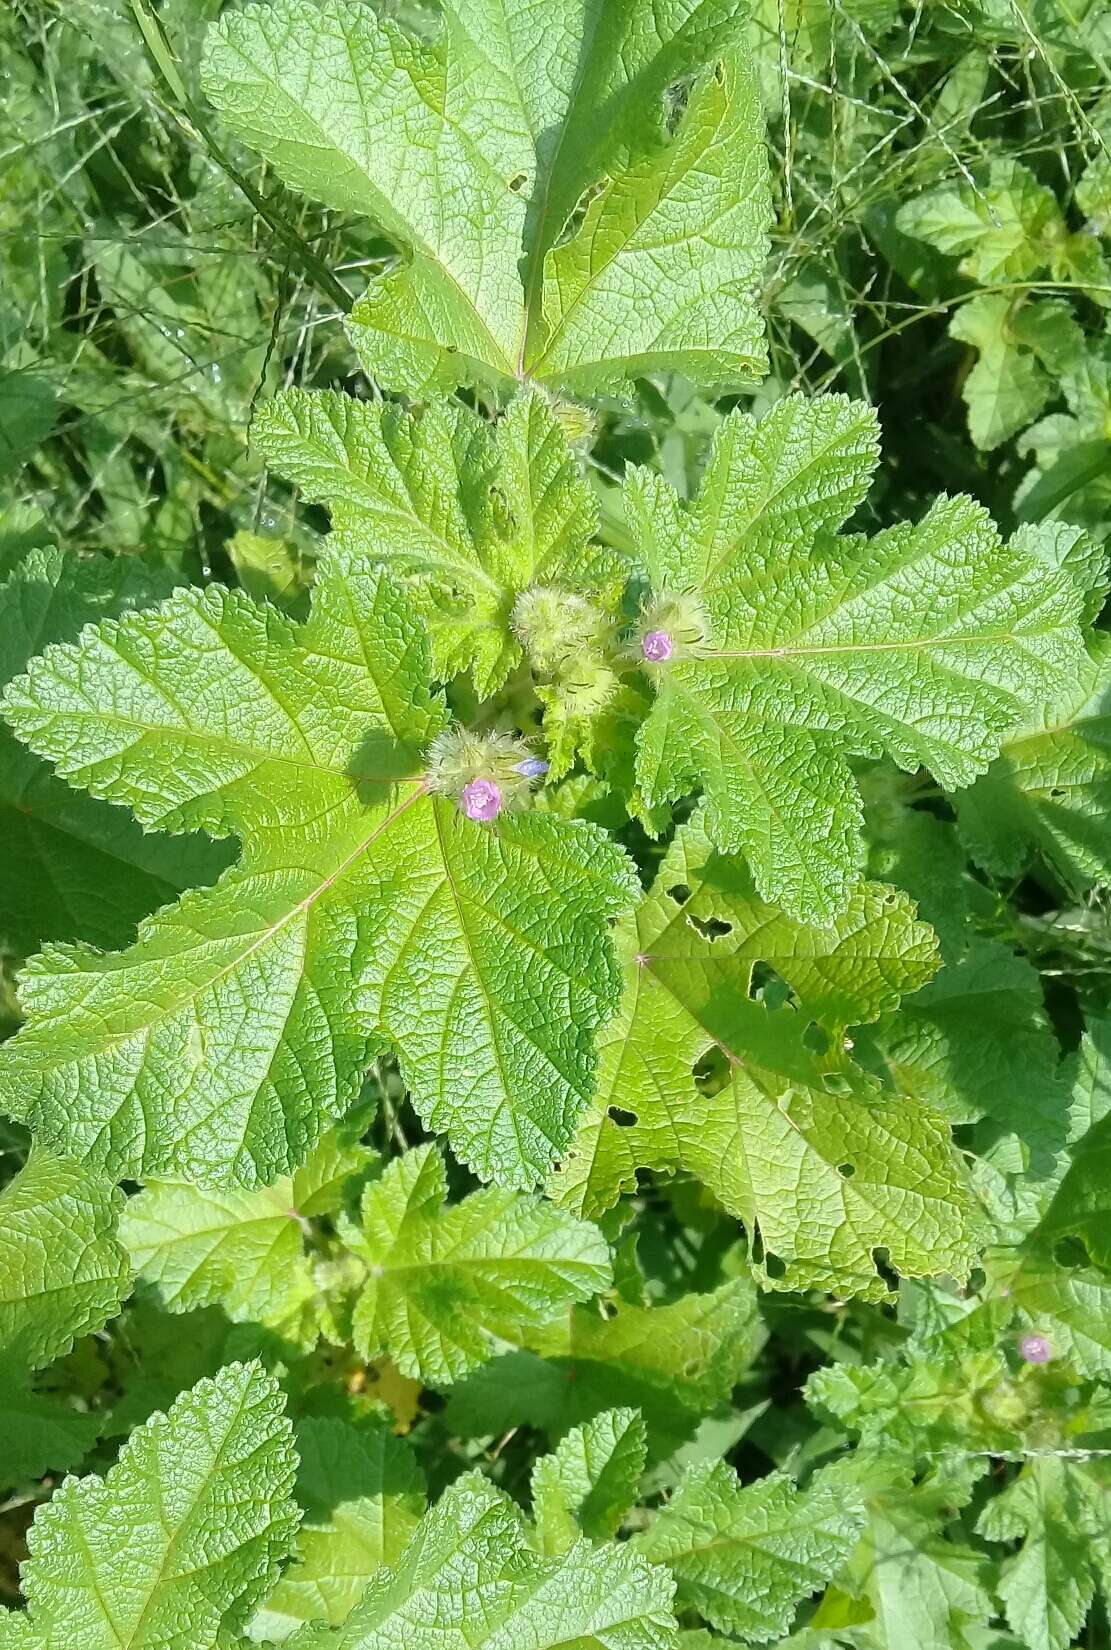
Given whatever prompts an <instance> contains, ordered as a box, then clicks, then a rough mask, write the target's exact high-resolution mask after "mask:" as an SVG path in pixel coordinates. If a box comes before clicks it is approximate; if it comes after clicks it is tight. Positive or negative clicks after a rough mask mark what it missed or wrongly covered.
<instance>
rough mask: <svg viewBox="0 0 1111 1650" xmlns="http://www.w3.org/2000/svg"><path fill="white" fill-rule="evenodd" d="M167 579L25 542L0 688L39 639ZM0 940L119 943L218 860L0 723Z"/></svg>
mask: <svg viewBox="0 0 1111 1650" xmlns="http://www.w3.org/2000/svg"><path fill="white" fill-rule="evenodd" d="M172 585H173V580H172V579H171V578H170V577H169V576H168V575H167V574H166V573H165V572H163V571H162V570H160V569H157V568H149V567H147V566H146V565H145V564H144V563H143V562H140V561H137V560H134V559H130V558H126V557H116V558H115V559H114V560H108V559H107V558H106V557H94V558H90V559H87V560H86V559H83V558H81V557H78V556H76V555H66V554H64V553H63V552H62V551H60V550H55V549H53V548H52V547H47V548H33V549H32V550H31V551H30V553H29V554H28V555H27V556H25V557H24V559H23V560H22V562H21V563H20V564H19V566H18V567H17V568H16V569H15V571H14V572H13V573H12V574H11V576H10V578H9V579H8V580H7V582H6V583H4V584H3V585H0V686H2V685H4V684H6V683H7V682H9V681H10V680H11V678H12V677H13V676H16V675H18V673H19V672H20V671H21V670H24V669H26V667H27V664H28V662H29V660H30V659H31V658H32V657H33V655H34V654H35V653H37V652H38V651H39V650H40V649H41V648H43V647H45V646H46V644H47V643H48V642H57V641H70V640H72V639H73V638H74V637H75V636H77V634H78V632H79V631H80V630H81V627H82V626H83V625H86V624H91V623H93V622H95V621H96V620H98V619H103V618H106V617H112V616H114V615H117V614H120V613H126V612H130V611H133V610H135V609H139V608H143V607H149V606H151V605H152V603H154V602H157V601H160V600H161V599H162V598H163V597H165V596H167V595H169V593H170V590H171V588H172ZM0 837H2V839H3V842H4V853H3V856H2V858H0V942H2V941H7V943H8V944H9V945H10V946H12V947H14V948H15V950H17V951H18V952H19V953H20V954H26V953H27V952H29V951H34V950H35V948H36V947H37V946H39V945H41V944H42V942H43V940H45V939H57V938H62V937H65V938H67V939H69V938H73V937H77V938H80V939H84V940H88V941H90V942H91V943H92V944H95V945H126V944H127V942H128V941H129V940H130V939H131V938H132V937H133V935H134V932H135V925H136V923H137V922H139V921H140V919H141V918H142V917H144V916H146V914H147V912H148V911H152V910H154V909H155V908H156V907H157V906H159V905H164V904H165V903H166V901H167V900H170V899H174V898H176V897H177V895H178V894H180V893H181V891H182V889H183V888H188V887H190V886H192V885H193V884H196V883H202V882H209V881H212V880H214V879H215V877H217V876H218V875H219V873H220V871H221V870H222V869H223V867H224V866H225V865H226V864H227V862H228V855H227V853H226V852H225V851H224V850H223V848H222V847H220V846H219V845H217V844H215V843H211V842H207V841H205V840H204V838H202V837H193V838H190V839H181V838H179V839H177V840H176V841H175V840H174V839H172V838H170V837H167V836H160V835H158V834H156V833H154V832H147V831H142V830H140V829H139V827H138V825H137V824H136V823H135V822H134V820H131V819H129V818H128V817H127V815H126V814H124V813H122V812H121V811H120V810H119V809H117V808H109V807H107V806H105V804H104V803H102V802H98V801H95V800H93V799H92V798H91V797H83V796H76V795H74V793H73V791H71V790H70V789H69V787H68V786H67V785H64V784H63V783H62V782H61V780H60V779H56V778H55V777H54V776H53V775H52V774H51V772H50V770H49V768H48V767H47V765H46V763H45V762H42V761H40V760H39V759H38V758H37V757H36V756H34V755H32V753H31V752H30V751H27V750H24V749H22V747H21V746H20V745H19V744H18V743H17V742H16V740H15V739H14V738H13V737H12V735H11V733H10V732H9V731H8V729H7V728H3V727H0Z"/></svg>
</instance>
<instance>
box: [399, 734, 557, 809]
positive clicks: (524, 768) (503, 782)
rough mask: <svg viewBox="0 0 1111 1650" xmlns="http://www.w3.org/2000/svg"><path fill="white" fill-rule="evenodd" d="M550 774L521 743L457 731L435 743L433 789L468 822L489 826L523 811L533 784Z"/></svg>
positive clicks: (430, 779) (430, 764)
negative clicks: (506, 813) (506, 812)
mask: <svg viewBox="0 0 1111 1650" xmlns="http://www.w3.org/2000/svg"><path fill="white" fill-rule="evenodd" d="M547 771H548V764H547V762H545V761H544V760H543V758H542V757H538V756H531V755H530V754H529V751H528V748H527V746H526V745H524V744H523V743H522V742H521V741H520V740H519V739H513V738H510V737H509V735H508V734H504V733H494V734H486V735H481V734H476V733H471V732H470V730H469V729H468V728H463V727H458V726H457V727H454V728H449V729H448V730H447V732H446V733H441V734H440V735H439V736H438V737H437V738H436V739H435V740H434V741H433V744H432V749H431V751H430V752H429V756H428V788H429V790H431V791H434V792H435V793H436V794H437V796H446V797H449V798H450V799H451V801H453V802H454V803H455V804H456V806H457V807H458V808H459V809H460V811H461V812H462V813H464V814H466V816H467V818H468V819H473V820H476V821H478V822H480V823H483V824H488V823H489V822H490V821H492V820H495V819H497V817H498V815H499V814H500V813H502V812H503V811H504V810H505V809H507V808H520V807H523V806H524V804H525V803H526V802H527V801H528V798H529V793H530V791H531V789H532V785H533V782H534V781H535V780H537V779H542V778H543V776H544V775H545V774H546V773H547Z"/></svg>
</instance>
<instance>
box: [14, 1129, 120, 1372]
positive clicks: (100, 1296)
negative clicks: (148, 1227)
mask: <svg viewBox="0 0 1111 1650" xmlns="http://www.w3.org/2000/svg"><path fill="white" fill-rule="evenodd" d="M122 1205H123V1199H122V1198H121V1197H120V1195H119V1193H118V1192H116V1191H115V1189H114V1188H113V1187H111V1186H108V1185H106V1184H105V1183H104V1182H102V1181H100V1180H96V1179H94V1178H93V1177H91V1176H90V1175H89V1174H88V1173H87V1172H86V1171H85V1170H83V1169H82V1168H81V1167H80V1166H79V1165H78V1164H76V1163H71V1162H66V1161H65V1160H63V1159H59V1158H56V1157H53V1156H52V1155H51V1154H50V1153H49V1152H47V1151H44V1150H42V1149H41V1148H40V1149H36V1150H34V1151H33V1152H32V1154H31V1157H30V1159H29V1160H28V1163H27V1166H26V1168H24V1169H23V1170H22V1171H21V1172H20V1173H19V1174H18V1175H16V1177H15V1179H14V1180H12V1181H10V1182H9V1184H8V1185H7V1186H5V1187H4V1189H3V1190H2V1191H0V1357H2V1358H3V1359H4V1361H5V1363H7V1364H9V1365H11V1366H12V1367H15V1368H20V1367H21V1368H24V1369H41V1368H42V1367H43V1365H44V1364H49V1363H53V1361H54V1359H55V1358H60V1357H62V1356H63V1355H64V1354H65V1353H66V1352H68V1351H69V1349H70V1348H71V1347H72V1345H73V1343H74V1341H76V1340H78V1339H79V1338H80V1337H81V1336H82V1335H89V1334H91V1333H92V1332H93V1331H94V1330H97V1329H100V1328H101V1327H102V1326H103V1325H104V1324H105V1323H107V1321H108V1319H109V1318H111V1317H114V1316H115V1314H116V1313H117V1312H118V1311H119V1309H120V1306H121V1304H122V1302H123V1300H124V1298H125V1296H126V1295H127V1293H128V1290H129V1288H130V1284H131V1269H130V1267H129V1265H128V1260H127V1253H126V1251H125V1250H124V1249H123V1248H122V1247H121V1245H120V1243H119V1241H118V1238H117V1235H116V1227H117V1223H118V1220H119V1214H120V1209H121V1207H122Z"/></svg>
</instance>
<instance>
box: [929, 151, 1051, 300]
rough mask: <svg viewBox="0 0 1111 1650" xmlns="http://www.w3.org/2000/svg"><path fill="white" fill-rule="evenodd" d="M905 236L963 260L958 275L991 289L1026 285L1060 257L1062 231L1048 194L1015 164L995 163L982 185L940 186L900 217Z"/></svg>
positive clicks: (1013, 162) (1023, 168)
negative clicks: (997, 284) (1017, 283)
mask: <svg viewBox="0 0 1111 1650" xmlns="http://www.w3.org/2000/svg"><path fill="white" fill-rule="evenodd" d="M897 221H898V226H899V228H900V229H901V230H902V232H903V234H904V235H914V236H916V237H918V238H919V239H920V240H924V241H928V242H929V243H930V245H931V246H936V247H937V249H938V251H939V252H948V253H951V254H963V256H962V260H961V266H960V267H961V273H962V274H963V275H967V276H968V277H969V278H970V279H971V280H973V281H976V282H979V283H983V284H984V285H992V284H994V283H995V282H997V281H1025V280H1029V278H1030V277H1031V276H1032V275H1037V274H1038V273H1039V272H1040V271H1041V270H1043V269H1046V268H1047V267H1049V266H1050V265H1051V264H1052V263H1053V262H1054V261H1055V258H1056V257H1057V255H1058V248H1059V247H1060V245H1061V243H1062V240H1063V237H1064V233H1065V226H1064V223H1063V220H1062V217H1061V209H1060V207H1059V206H1058V205H1057V201H1056V199H1055V197H1054V195H1053V193H1052V191H1051V190H1049V189H1047V188H1046V187H1045V185H1044V184H1040V183H1039V182H1038V181H1037V179H1036V178H1035V177H1034V175H1033V173H1032V172H1030V171H1028V170H1027V168H1026V167H1025V166H1023V165H1022V164H1021V163H1020V162H1019V161H1016V160H1013V159H1009V158H1008V159H1003V160H999V161H995V162H993V163H992V165H991V167H990V168H989V170H988V172H987V175H986V177H985V178H984V179H983V182H982V183H967V182H966V183H960V184H956V185H948V184H946V185H942V186H941V187H940V188H938V189H932V190H929V191H928V192H927V193H926V194H924V195H920V196H919V197H918V199H917V200H914V201H910V202H909V203H908V204H907V205H906V206H904V207H902V208H901V209H900V211H899V214H898V220H897Z"/></svg>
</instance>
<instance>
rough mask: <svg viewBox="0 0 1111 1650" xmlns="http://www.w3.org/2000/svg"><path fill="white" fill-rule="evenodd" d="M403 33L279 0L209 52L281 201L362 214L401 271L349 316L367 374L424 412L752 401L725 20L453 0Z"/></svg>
mask: <svg viewBox="0 0 1111 1650" xmlns="http://www.w3.org/2000/svg"><path fill="white" fill-rule="evenodd" d="M441 16H442V27H441V29H440V31H439V32H438V33H437V34H436V35H434V36H432V37H429V36H428V34H427V33H424V34H421V35H418V34H416V33H409V32H407V31H406V30H404V29H403V28H401V27H400V26H399V25H398V24H396V23H394V22H393V21H392V20H389V19H380V18H379V17H377V16H376V15H375V13H374V12H373V11H372V10H370V9H368V8H366V7H363V8H360V9H359V10H357V11H354V12H353V11H352V10H351V9H350V8H349V7H346V6H344V5H342V4H340V0H325V3H323V4H320V5H314V4H309V3H308V0H278V3H277V4H275V5H272V6H269V7H267V8H265V9H263V8H261V7H257V6H248V7H246V8H244V10H242V11H241V12H238V13H232V14H229V15H228V16H226V17H225V18H224V19H222V20H221V22H220V23H219V24H218V25H217V26H216V28H215V29H214V30H213V31H212V32H211V34H210V36H209V40H208V48H207V52H206V58H205V65H204V84H205V89H206V91H207V93H208V95H209V97H210V98H211V99H212V101H213V103H214V104H215V105H216V107H217V109H218V110H219V112H220V114H221V116H222V118H223V120H224V122H225V123H226V124H227V125H228V126H229V127H230V129H231V130H232V131H234V132H235V133H236V135H237V136H239V137H241V138H242V139H243V140H244V141H245V142H247V143H249V144H250V145H251V146H252V147H253V148H255V149H256V150H258V152H259V153H260V154H262V155H263V156H264V157H265V158H266V159H267V160H268V161H269V162H270V163H271V165H272V166H273V167H274V169H275V171H276V172H277V174H278V175H279V176H280V177H281V178H282V179H283V181H284V182H286V183H287V184H290V185H292V186H293V187H294V188H297V189H301V190H304V191H305V192H306V193H308V194H310V195H314V196H315V197H316V198H317V199H318V200H320V201H322V202H323V203H324V204H325V205H328V206H334V207H339V208H341V209H343V210H345V211H353V212H357V213H362V214H365V215H366V216H368V217H370V218H371V219H373V220H374V222H375V223H376V224H377V225H378V227H379V228H380V229H381V230H382V231H383V232H384V233H385V234H386V235H387V236H389V238H390V239H391V240H392V241H393V242H394V243H395V245H396V246H397V248H398V252H399V261H398V263H397V264H396V265H394V266H392V267H390V268H388V269H387V271H386V272H385V273H384V274H382V275H380V276H378V278H377V279H375V280H374V281H373V282H372V284H371V286H370V288H369V290H368V291H367V293H366V295H365V297H364V298H363V299H362V300H361V301H360V302H359V303H358V304H357V305H356V307H355V312H354V316H353V321H352V327H351V332H352V337H353V339H354V341H355V343H356V346H357V347H358V349H359V352H360V355H361V357H362V360H363V362H364V365H365V366H366V368H367V371H368V372H369V373H371V374H372V375H373V376H374V377H375V378H376V379H378V380H379V381H381V382H384V383H387V384H389V385H391V386H392V387H396V388H398V389H401V390H406V391H408V392H410V393H414V394H423V393H424V392H426V391H427V390H428V389H429V388H430V387H433V386H436V387H439V388H442V389H450V388H452V387H453V386H454V385H456V384H458V383H461V382H463V381H465V380H467V379H477V380H483V381H486V382H488V383H493V384H496V385H505V384H506V383H511V382H514V381H516V380H517V379H519V378H525V377H531V378H535V379H537V380H538V381H540V382H541V383H543V384H545V385H548V386H551V387H553V388H558V389H562V390H565V391H566V390H569V391H571V392H572V393H595V392H597V391H599V390H602V389H608V388H611V387H614V386H616V385H620V384H621V383H622V381H624V380H626V379H631V378H634V377H637V376H643V375H645V374H648V373H652V372H660V371H665V370H676V369H677V370H680V371H682V372H684V373H686V374H687V376H689V377H691V378H694V379H696V380H698V381H700V382H704V383H707V384H710V385H715V386H721V387H725V386H728V385H732V386H739V385H741V384H745V383H751V382H753V381H754V380H755V379H758V378H759V377H760V375H761V374H762V372H763V371H764V367H765V362H766V357H765V353H764V345H763V335H762V327H761V323H760V319H759V316H758V313H757V310H756V304H755V295H756V291H757V288H758V284H759V280H760V276H761V273H762V263H763V258H764V253H765V247H766V233H767V227H768V222H769V219H770V201H769V190H768V176H767V161H766V158H765V154H764V148H763V132H762V121H761V118H760V111H759V105H758V100H757V97H756V90H755V85H754V82H753V77H752V74H751V70H750V68H749V65H748V60H747V57H746V55H745V51H744V45H743V20H744V19H743V13H741V12H740V11H739V10H738V9H737V7H736V6H734V5H733V4H732V0H695V3H694V4H690V3H677V0H667V3H666V4H664V5H662V6H661V5H657V4H652V3H651V0H632V3H630V4H628V5H621V6H612V5H603V4H601V0H589V3H588V4H586V5H583V4H578V3H576V4H572V3H571V0H559V3H558V4H557V5H556V6H555V7H554V8H553V10H552V12H551V14H550V15H549V16H547V17H546V20H545V28H544V30H543V31H542V32H541V34H540V35H539V37H538V35H537V31H536V27H535V14H534V13H533V11H532V10H531V8H530V7H529V6H528V5H527V4H526V3H525V0H510V3H509V4H502V3H501V0H499V3H498V4H496V5H495V4H492V3H491V0H468V3H467V4H465V5H464V4H462V3H460V0H446V3H445V4H444V5H443V7H442V13H441Z"/></svg>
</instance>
